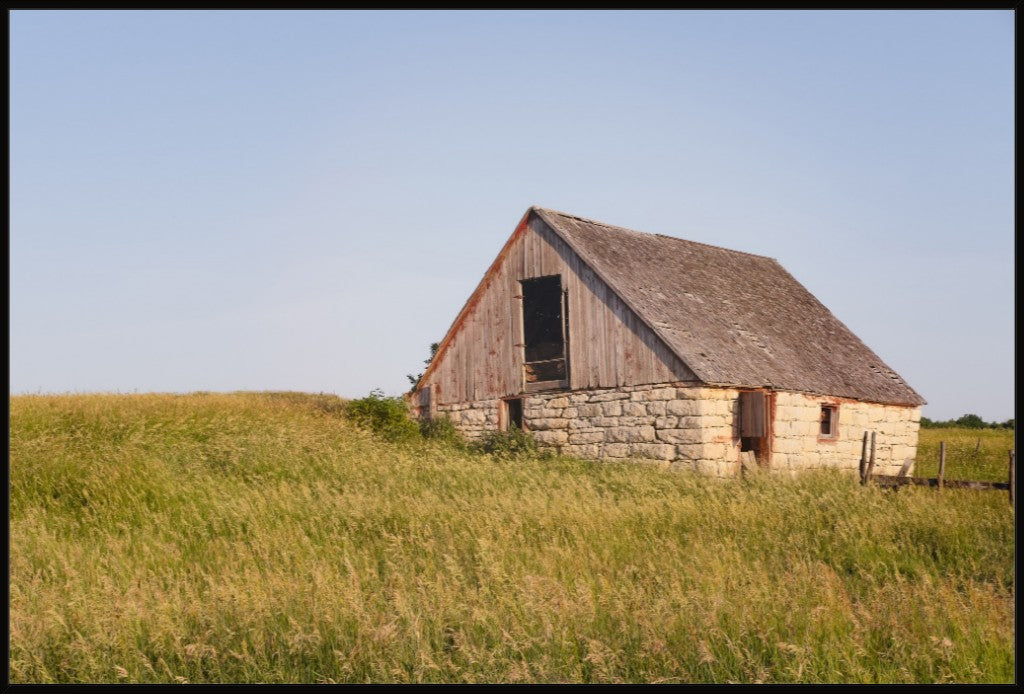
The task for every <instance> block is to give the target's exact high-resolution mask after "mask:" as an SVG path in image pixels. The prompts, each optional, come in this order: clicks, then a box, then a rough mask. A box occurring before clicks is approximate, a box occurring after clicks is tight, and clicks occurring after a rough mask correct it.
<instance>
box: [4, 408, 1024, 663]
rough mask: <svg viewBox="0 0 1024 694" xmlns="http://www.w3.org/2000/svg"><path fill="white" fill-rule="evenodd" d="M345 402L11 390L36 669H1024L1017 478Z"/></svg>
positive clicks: (16, 566) (16, 625)
mask: <svg viewBox="0 0 1024 694" xmlns="http://www.w3.org/2000/svg"><path fill="white" fill-rule="evenodd" d="M340 409H341V403H340V402H339V401H337V400H336V399H332V398H331V397H329V396H304V395H302V394H260V393H246V394H225V395H218V394H196V395H184V396H174V395H133V396H128V395H95V396H93V395H78V396H18V397H13V398H11V443H10V448H11V450H10V464H11V473H10V497H11V501H10V525H11V529H10V540H11V551H10V584H11V585H10V632H11V635H10V649H11V650H10V677H11V680H12V681H13V682H89V681H124V682H175V681H189V682H352V681H356V682H362V681H375V682H382V681H387V682H392V681H395V682H409V681H412V682H506V681H525V682H563V681H565V682H620V681H629V682H753V681H765V682H890V681H891V682H908V681H909V682H936V681H958V682H1008V681H1011V680H1012V677H1013V626H1014V622H1013V616H1014V615H1013V581H1014V565H1013V522H1012V514H1011V511H1010V509H1009V506H1008V504H1007V502H1006V497H1005V495H1004V494H998V493H991V492H983V493H979V492H971V491H959V490H948V491H946V492H943V494H942V495H941V496H940V495H937V494H936V493H935V492H934V491H932V490H929V489H918V488H908V489H904V490H901V491H900V492H899V493H893V492H891V491H885V490H881V489H878V488H875V487H873V486H871V487H862V486H860V485H859V484H857V483H856V481H855V480H854V478H853V477H852V476H848V475H838V474H826V473H817V474H807V475H803V476H801V477H800V478H799V479H797V480H782V479H775V478H767V479H755V480H747V481H735V482H724V483H723V482H718V481H713V480H707V479H703V478H699V477H696V476H692V475H690V474H686V473H682V472H678V471H674V470H664V469H659V468H654V467H650V466H646V465H633V464H613V463H591V462H585V461H579V460H572V459H553V460H536V459H523V460H515V461H507V460H499V459H494V458H491V457H489V456H481V455H474V454H470V453H465V452H458V451H455V450H452V449H450V448H447V447H444V446H442V445H439V444H433V443H430V442H418V443H414V444H407V445H401V446H399V445H393V444H387V443H383V442H381V441H379V440H376V439H374V438H373V437H372V436H370V435H369V434H367V433H365V432H361V431H358V430H355V429H354V428H352V426H351V425H350V424H349V423H347V422H346V421H345V420H344V419H343V418H342V416H341V415H340ZM951 474H952V473H951Z"/></svg>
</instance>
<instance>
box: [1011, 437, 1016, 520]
mask: <svg viewBox="0 0 1024 694" xmlns="http://www.w3.org/2000/svg"><path fill="white" fill-rule="evenodd" d="M1010 506H1013V507H1014V508H1016V506H1015V505H1014V503H1013V449H1012V448H1011V449H1010Z"/></svg>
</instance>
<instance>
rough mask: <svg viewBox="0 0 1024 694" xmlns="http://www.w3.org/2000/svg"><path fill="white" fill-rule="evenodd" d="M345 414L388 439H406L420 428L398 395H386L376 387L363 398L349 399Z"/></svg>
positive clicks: (413, 436) (414, 434)
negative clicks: (410, 416)
mask: <svg viewBox="0 0 1024 694" xmlns="http://www.w3.org/2000/svg"><path fill="white" fill-rule="evenodd" d="M345 415H346V416H347V417H348V418H349V419H351V420H352V421H353V422H355V423H356V424H358V425H359V426H363V427H366V428H368V429H370V430H371V431H373V432H374V433H375V434H378V435H380V436H381V437H383V438H384V439H386V440H388V441H408V440H410V439H413V438H416V437H418V436H419V433H420V429H419V426H417V424H416V422H414V421H412V420H411V419H410V418H409V408H408V407H407V406H406V404H405V401H404V400H402V398H399V397H387V396H385V395H384V391H382V390H381V389H379V388H376V389H374V390H372V391H370V394H369V395H368V396H366V397H365V398H359V399H358V400H351V401H349V403H348V404H347V405H346V407H345Z"/></svg>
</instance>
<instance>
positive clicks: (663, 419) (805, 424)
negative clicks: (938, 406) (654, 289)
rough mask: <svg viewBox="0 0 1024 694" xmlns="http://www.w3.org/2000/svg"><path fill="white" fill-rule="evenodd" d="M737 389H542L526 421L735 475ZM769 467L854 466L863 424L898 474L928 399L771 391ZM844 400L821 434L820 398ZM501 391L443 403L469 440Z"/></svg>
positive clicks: (547, 439)
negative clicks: (867, 399)
mask: <svg viewBox="0 0 1024 694" xmlns="http://www.w3.org/2000/svg"><path fill="white" fill-rule="evenodd" d="M739 395H740V391H739V390H737V389H734V388H709V387H703V386H693V385H690V384H685V383H675V384H659V385H643V386H627V387H621V388H616V389H594V390H586V391H572V392H568V393H567V392H555V393H538V394H533V395H527V396H524V398H523V422H524V425H525V427H526V429H527V430H529V431H531V432H532V433H533V435H534V438H535V439H536V440H537V443H538V444H539V445H540V446H541V447H545V448H551V449H555V450H558V451H560V452H562V453H565V454H568V455H574V456H579V457H581V458H595V459H596V458H601V459H611V460H625V459H641V460H647V461H658V462H662V463H666V464H672V465H676V466H679V467H683V468H689V469H693V470H696V471H698V472H701V473H704V474H708V475H712V476H717V477H732V476H735V475H738V474H739V472H740V439H739ZM773 397H774V405H773V407H772V411H773V413H774V418H773V419H772V440H771V450H772V452H771V462H770V468H769V469H770V470H771V471H772V472H777V473H786V472H795V471H797V470H806V469H815V468H842V469H849V470H856V469H857V465H858V461H859V460H860V451H861V437H862V436H863V435H864V431H865V430H867V431H872V430H873V431H876V432H877V436H876V449H875V458H876V463H875V467H876V470H877V471H878V472H879V473H882V474H893V473H895V472H896V471H898V470H899V468H900V466H901V465H902V464H903V461H904V459H905V458H908V457H911V458H913V457H914V456H915V455H916V452H917V433H918V427H919V423H920V419H921V412H920V408H915V407H898V406H889V405H878V404H874V403H864V402H857V401H852V400H842V399H837V398H828V397H823V396H813V395H806V394H802V393H787V392H776V393H774V394H773ZM823 404H828V405H832V406H835V407H836V408H837V410H836V412H837V436H836V437H835V438H834V439H823V438H822V437H820V436H819V431H820V417H821V406H822V405H823ZM501 406H502V403H501V400H480V401H476V402H466V403H457V404H452V405H438V407H437V413H438V414H439V415H446V416H448V417H450V418H451V419H452V421H453V422H454V424H455V426H456V427H457V428H458V429H459V430H460V431H461V432H462V434H463V435H464V436H466V437H467V438H469V439H479V438H480V437H481V436H483V435H484V434H485V433H486V432H488V431H494V430H497V429H498V428H499V426H501V421H500V417H501V415H500V411H501Z"/></svg>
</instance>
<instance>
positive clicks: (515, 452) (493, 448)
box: [474, 429, 537, 458]
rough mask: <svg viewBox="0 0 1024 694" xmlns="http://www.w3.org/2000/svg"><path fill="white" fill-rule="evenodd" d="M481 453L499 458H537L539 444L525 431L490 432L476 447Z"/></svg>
mask: <svg viewBox="0 0 1024 694" xmlns="http://www.w3.org/2000/svg"><path fill="white" fill-rule="evenodd" d="M474 448H475V449H476V450H478V451H479V452H481V453H491V454H493V455H495V456H497V457H499V458H515V457H520V456H523V457H531V458H532V457H537V442H536V441H534V440H533V437H532V436H530V434H528V433H527V432H525V431H522V430H520V429H513V430H511V431H489V432H487V434H485V435H484V437H483V438H482V439H481V440H480V441H479V442H478V443H477V444H476V445H475V446H474Z"/></svg>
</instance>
